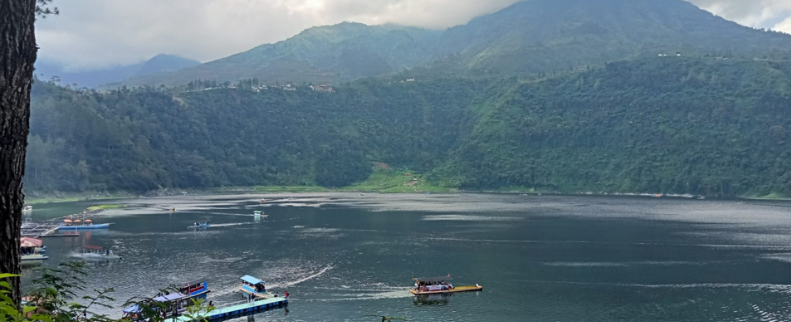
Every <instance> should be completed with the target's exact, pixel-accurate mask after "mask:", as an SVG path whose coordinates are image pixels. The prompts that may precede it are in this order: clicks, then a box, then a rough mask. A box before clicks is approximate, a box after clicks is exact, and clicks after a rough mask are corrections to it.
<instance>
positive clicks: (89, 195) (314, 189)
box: [25, 185, 791, 215]
mask: <svg viewBox="0 0 791 322" xmlns="http://www.w3.org/2000/svg"><path fill="white" fill-rule="evenodd" d="M359 188H361V187H355V186H352V187H346V188H325V187H320V186H252V187H221V188H212V189H205V190H195V189H184V190H178V189H177V190H169V191H158V192H149V193H145V194H135V193H130V192H125V191H119V192H114V193H106V192H105V193H97V192H85V193H70V194H68V195H66V196H64V194H61V193H56V194H53V195H49V196H47V195H46V194H39V197H35V198H26V200H25V205H41V204H50V203H62V202H91V201H96V202H97V204H98V205H99V207H102V209H96V211H92V212H94V215H98V213H101V212H103V211H104V210H107V209H104V207H106V206H107V205H104V204H100V202H101V201H109V200H115V199H138V198H143V199H145V198H156V197H178V196H207V195H231V194H285V193H339V192H341V193H343V192H345V193H361V194H363V193H374V194H376V193H379V194H435V193H436V194H467V193H470V194H475V193H480V194H502V195H529V196H579V197H584V196H590V197H629V198H650V199H680V200H701V201H705V200H733V201H791V198H789V197H787V196H784V195H780V194H770V195H766V196H755V195H745V196H734V197H719V196H714V197H711V196H702V195H692V194H652V193H635V192H614V193H607V192H600V193H594V192H576V193H565V192H558V191H537V190H535V189H514V188H510V189H499V190H463V189H457V188H444V187H438V186H422V185H421V186H409V188H412V189H411V190H410V189H406V188H402V187H386V188H384V189H370V188H369V187H366V188H369V189H359ZM418 188H420V189H418ZM397 190H402V191H397ZM41 195H44V197H41ZM59 195H60V196H59ZM94 207H95V206H94Z"/></svg>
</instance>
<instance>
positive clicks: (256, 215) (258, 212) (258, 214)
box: [253, 210, 264, 217]
mask: <svg viewBox="0 0 791 322" xmlns="http://www.w3.org/2000/svg"><path fill="white" fill-rule="evenodd" d="M263 214H264V212H263V211H260V210H256V211H254V212H253V216H255V217H261V215H263Z"/></svg>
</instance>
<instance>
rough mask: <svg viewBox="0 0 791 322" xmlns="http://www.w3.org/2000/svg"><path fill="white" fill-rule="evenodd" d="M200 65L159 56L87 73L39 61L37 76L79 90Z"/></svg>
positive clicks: (186, 60) (191, 61) (182, 59)
mask: <svg viewBox="0 0 791 322" xmlns="http://www.w3.org/2000/svg"><path fill="white" fill-rule="evenodd" d="M199 64H200V62H198V61H197V60H192V59H187V58H183V57H179V56H173V55H167V54H159V55H156V56H154V57H152V58H151V59H149V60H147V61H144V62H140V63H135V64H131V65H124V66H116V67H112V68H106V69H97V70H85V71H69V70H67V69H65V68H64V67H63V66H61V65H59V64H56V63H52V62H46V61H37V62H36V71H35V74H36V76H37V77H38V78H41V79H50V78H52V77H53V76H56V77H58V78H60V81H61V83H62V84H68V85H73V84H77V85H76V87H78V88H79V87H88V88H95V87H99V86H101V85H105V84H108V83H117V82H121V81H124V80H126V79H129V78H132V77H141V76H146V75H150V74H155V73H161V72H170V71H176V70H179V69H182V68H186V67H192V66H196V65H199Z"/></svg>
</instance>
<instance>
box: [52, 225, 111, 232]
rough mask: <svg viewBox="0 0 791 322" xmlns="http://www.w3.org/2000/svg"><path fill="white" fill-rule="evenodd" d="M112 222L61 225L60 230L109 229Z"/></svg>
mask: <svg viewBox="0 0 791 322" xmlns="http://www.w3.org/2000/svg"><path fill="white" fill-rule="evenodd" d="M109 228H110V224H98V225H88V226H60V227H58V230H61V231H64V230H98V229H109Z"/></svg>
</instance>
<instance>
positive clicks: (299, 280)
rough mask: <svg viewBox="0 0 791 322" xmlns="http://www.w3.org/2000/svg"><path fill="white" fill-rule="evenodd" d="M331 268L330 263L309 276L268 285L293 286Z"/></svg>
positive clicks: (273, 286) (272, 286)
mask: <svg viewBox="0 0 791 322" xmlns="http://www.w3.org/2000/svg"><path fill="white" fill-rule="evenodd" d="M332 268H333V267H332V265H328V266H327V267H324V268H322V269H321V270H320V271H318V272H317V273H315V274H312V275H310V276H307V277H303V278H300V279H298V280H295V281H290V282H283V283H275V284H272V285H271V286H270V287H271V288H282V287H289V286H294V285H297V284H300V283H304V282H307V281H309V280H312V279H315V278H317V277H319V276H322V275H324V273H327V272H328V271H329V270H331V269H332Z"/></svg>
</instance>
